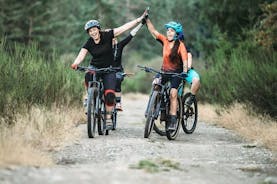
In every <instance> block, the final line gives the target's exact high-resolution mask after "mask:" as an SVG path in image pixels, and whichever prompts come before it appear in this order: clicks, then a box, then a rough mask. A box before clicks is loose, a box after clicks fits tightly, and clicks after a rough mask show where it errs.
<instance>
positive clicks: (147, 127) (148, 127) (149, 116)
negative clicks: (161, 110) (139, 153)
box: [144, 91, 158, 138]
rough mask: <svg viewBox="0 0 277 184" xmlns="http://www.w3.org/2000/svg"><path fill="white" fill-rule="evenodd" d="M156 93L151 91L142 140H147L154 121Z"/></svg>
mask: <svg viewBox="0 0 277 184" xmlns="http://www.w3.org/2000/svg"><path fill="white" fill-rule="evenodd" d="M157 95H158V92H157V91H153V93H152V95H151V99H150V100H149V105H148V112H147V115H146V122H145V127H144V138H148V137H149V135H150V134H151V131H152V128H153V125H154V121H155V117H154V115H155V109H156V106H155V104H156V102H157Z"/></svg>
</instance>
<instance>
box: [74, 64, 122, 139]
mask: <svg viewBox="0 0 277 184" xmlns="http://www.w3.org/2000/svg"><path fill="white" fill-rule="evenodd" d="M77 70H79V71H87V72H92V73H93V75H92V76H93V79H92V81H89V83H88V91H87V93H88V98H87V130H88V137H89V138H94V137H95V132H96V126H97V129H98V134H99V135H103V134H104V133H105V135H108V134H109V130H111V129H113V128H115V126H116V115H115V114H114V111H113V112H112V120H113V121H112V122H113V127H111V128H110V127H107V126H106V106H105V101H104V84H103V79H102V78H101V77H97V74H103V73H110V72H116V70H117V68H112V67H108V68H100V69H97V68H94V67H91V66H89V67H83V66H78V67H77Z"/></svg>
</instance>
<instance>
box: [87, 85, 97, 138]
mask: <svg viewBox="0 0 277 184" xmlns="http://www.w3.org/2000/svg"><path fill="white" fill-rule="evenodd" d="M94 91H95V89H93V88H89V89H88V103H87V130H88V137H89V138H94V137H95V127H96V119H97V118H96V114H95V105H96V104H95V96H94Z"/></svg>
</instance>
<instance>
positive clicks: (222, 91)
mask: <svg viewBox="0 0 277 184" xmlns="http://www.w3.org/2000/svg"><path fill="white" fill-rule="evenodd" d="M212 59H213V61H211V62H210V67H209V69H208V70H206V71H204V72H203V73H202V77H201V83H202V88H201V91H200V95H199V96H200V98H201V99H202V100H206V101H208V102H210V103H219V104H222V105H228V104H231V103H233V102H235V101H237V102H243V103H246V104H250V105H251V106H252V107H254V109H255V110H257V111H258V112H259V113H262V114H269V115H271V116H273V117H277V93H276V91H277V53H276V52H274V51H268V50H263V49H261V48H255V49H248V48H244V47H239V48H236V49H231V50H230V54H226V53H225V52H224V50H222V49H218V50H217V51H216V52H215V55H214V57H213V58H212Z"/></svg>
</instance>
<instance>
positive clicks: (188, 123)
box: [182, 93, 198, 134]
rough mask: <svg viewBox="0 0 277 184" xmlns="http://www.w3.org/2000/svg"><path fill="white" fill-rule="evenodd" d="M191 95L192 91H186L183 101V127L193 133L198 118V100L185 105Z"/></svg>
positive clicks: (187, 131) (188, 132)
mask: <svg viewBox="0 0 277 184" xmlns="http://www.w3.org/2000/svg"><path fill="white" fill-rule="evenodd" d="M190 95H191V93H186V94H185V95H184V96H183V98H182V102H183V104H184V107H183V118H182V128H183V130H184V132H185V133H186V134H192V133H193V132H194V130H195V128H196V124H197V120H198V108H197V100H196V99H194V101H193V103H192V105H191V106H189V107H188V106H187V105H185V103H186V101H187V100H188V99H189V97H190Z"/></svg>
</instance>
